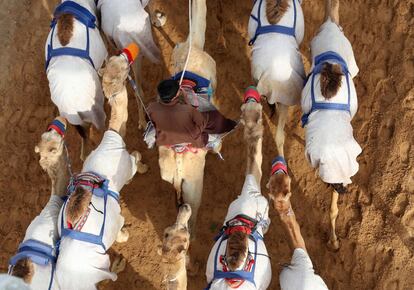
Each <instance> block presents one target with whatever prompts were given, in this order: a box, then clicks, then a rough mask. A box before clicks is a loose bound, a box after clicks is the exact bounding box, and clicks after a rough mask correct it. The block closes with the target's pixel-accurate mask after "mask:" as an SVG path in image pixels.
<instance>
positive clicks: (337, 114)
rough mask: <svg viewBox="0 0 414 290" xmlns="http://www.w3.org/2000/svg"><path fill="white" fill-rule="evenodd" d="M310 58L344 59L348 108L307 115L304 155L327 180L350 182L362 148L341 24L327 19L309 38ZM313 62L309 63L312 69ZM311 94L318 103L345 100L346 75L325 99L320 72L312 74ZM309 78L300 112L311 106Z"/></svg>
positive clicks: (347, 46) (352, 66)
mask: <svg viewBox="0 0 414 290" xmlns="http://www.w3.org/2000/svg"><path fill="white" fill-rule="evenodd" d="M311 47H312V58H313V59H314V58H315V57H316V56H317V55H319V54H321V53H324V52H327V51H334V52H336V53H338V54H339V55H340V56H341V57H342V58H343V59H344V60H345V62H346V64H347V66H348V70H349V72H350V74H351V76H350V77H349V85H350V95H351V99H350V109H351V114H349V112H347V111H337V110H317V111H314V112H312V114H310V115H309V118H308V123H307V125H306V136H305V138H306V148H305V155H306V158H307V159H308V160H309V162H310V163H311V165H312V167H314V168H319V175H320V177H321V179H322V180H323V181H324V182H326V183H342V184H344V185H347V184H350V183H351V182H352V181H351V177H352V176H353V175H355V174H356V173H357V172H358V169H359V165H358V162H357V161H356V158H357V156H358V155H359V154H360V153H361V152H362V149H361V147H360V146H359V144H358V143H357V141H356V140H355V139H354V136H353V129H352V126H351V120H352V118H353V116H354V115H355V113H356V111H357V109H358V100H357V94H356V90H355V86H354V83H353V81H352V77H354V76H355V75H356V74H357V73H358V67H357V65H356V62H355V58H354V54H353V51H352V46H351V44H350V43H349V41H348V39H347V38H346V37H345V35H344V34H343V32H342V30H341V29H340V27H338V26H337V25H336V24H334V23H333V22H331V21H330V20H328V21H327V22H325V23H324V24H323V25H322V27H321V29H320V31H319V33H318V35H317V36H316V37H315V38H314V39H313V40H312V44H311ZM313 67H314V64H313V65H312V68H313ZM314 93H315V99H316V101H317V102H320V103H322V102H333V103H344V104H347V102H348V86H347V82H346V78H345V76H344V77H343V78H342V85H341V88H340V90H339V91H338V94H337V95H336V96H335V97H333V98H332V99H330V100H329V101H325V100H324V98H323V96H322V94H321V90H320V75H319V74H318V75H316V76H315V80H314ZM311 106H312V101H311V81H310V80H309V81H308V82H307V83H306V86H305V88H304V89H303V92H302V112H303V113H308V112H309V111H310V109H311Z"/></svg>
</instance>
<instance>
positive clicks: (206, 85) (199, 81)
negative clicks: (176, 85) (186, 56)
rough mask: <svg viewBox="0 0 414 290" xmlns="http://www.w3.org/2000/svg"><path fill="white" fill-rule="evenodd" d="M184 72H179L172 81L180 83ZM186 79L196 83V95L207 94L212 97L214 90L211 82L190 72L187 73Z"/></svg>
mask: <svg viewBox="0 0 414 290" xmlns="http://www.w3.org/2000/svg"><path fill="white" fill-rule="evenodd" d="M182 74H183V72H182V71H181V72H179V73H177V74H175V75H174V76H173V77H172V79H173V80H175V81H179V80H180V78H181V75H182ZM184 79H187V80H191V81H193V82H195V83H196V87H195V89H194V91H195V93H197V94H205V93H207V94H208V95H209V97H211V95H212V93H213V92H212V89H211V86H210V83H211V82H210V81H209V80H208V79H206V78H203V77H202V76H199V75H198V74H195V73H192V72H190V71H185V73H184Z"/></svg>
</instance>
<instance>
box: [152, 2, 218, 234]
mask: <svg viewBox="0 0 414 290" xmlns="http://www.w3.org/2000/svg"><path fill="white" fill-rule="evenodd" d="M191 9H192V18H191V21H192V26H191V53H190V56H189V61H188V66H187V68H186V72H191V73H193V74H196V75H198V76H200V77H202V78H204V79H205V80H208V81H209V82H210V88H211V92H212V95H211V98H210V100H211V102H212V103H213V104H214V97H213V94H214V90H215V89H216V86H217V81H216V63H215V61H214V59H213V58H212V57H211V56H210V55H209V54H207V53H206V52H205V51H204V42H205V31H206V13H207V5H206V0H194V1H192V7H191ZM189 42H190V35H189V37H188V38H187V40H186V41H185V42H184V43H179V44H177V45H176V47H175V48H174V51H173V54H172V67H173V69H174V72H176V73H177V74H176V75H175V77H176V78H177V79H179V78H180V77H181V72H182V71H183V69H184V66H185V63H186V59H187V55H188V52H189V45H190V43H189ZM184 78H186V75H185V76H184ZM158 150H159V165H160V170H161V178H162V179H163V180H165V181H167V182H169V183H171V184H173V185H174V188H175V190H176V193H177V202H178V204H180V203H183V202H185V203H188V204H189V205H190V206H191V210H192V215H191V218H190V221H189V228H190V231H191V238H192V239H195V236H196V233H195V231H194V230H195V228H194V226H195V224H196V219H197V214H198V209H199V207H200V203H201V196H202V192H203V180H204V166H205V156H206V154H207V150H206V149H205V148H192V149H191V150H187V151H186V152H179V150H174V148H170V147H167V146H159V147H158Z"/></svg>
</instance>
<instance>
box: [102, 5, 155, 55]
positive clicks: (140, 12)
mask: <svg viewBox="0 0 414 290" xmlns="http://www.w3.org/2000/svg"><path fill="white" fill-rule="evenodd" d="M143 2H144V3H141V1H140V0H122V1H118V0H100V1H99V2H98V9H99V10H100V11H101V16H102V19H101V20H102V30H103V31H104V33H105V34H106V36H107V37H108V38H110V39H112V40H113V41H114V42H115V45H116V46H117V47H118V48H119V49H121V48H124V47H126V46H127V45H128V44H130V43H131V42H135V43H137V44H138V46H139V48H140V51H141V52H142V53H143V54H144V55H145V56H146V57H147V58H148V59H149V60H151V61H152V62H158V61H159V59H160V51H159V49H158V47H157V45H156V44H155V43H154V39H153V37H152V32H151V20H150V16H149V15H148V13H147V11H145V10H144V8H145V6H146V5H147V3H148V2H149V0H148V1H143Z"/></svg>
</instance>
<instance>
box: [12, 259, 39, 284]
mask: <svg viewBox="0 0 414 290" xmlns="http://www.w3.org/2000/svg"><path fill="white" fill-rule="evenodd" d="M11 275H12V276H15V277H19V278H22V279H23V280H24V282H26V283H28V284H30V283H31V281H32V278H33V275H34V266H33V262H32V261H31V260H30V259H29V258H24V259H20V260H19V261H18V262H17V263H16V265H14V267H13V269H12V272H11Z"/></svg>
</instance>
